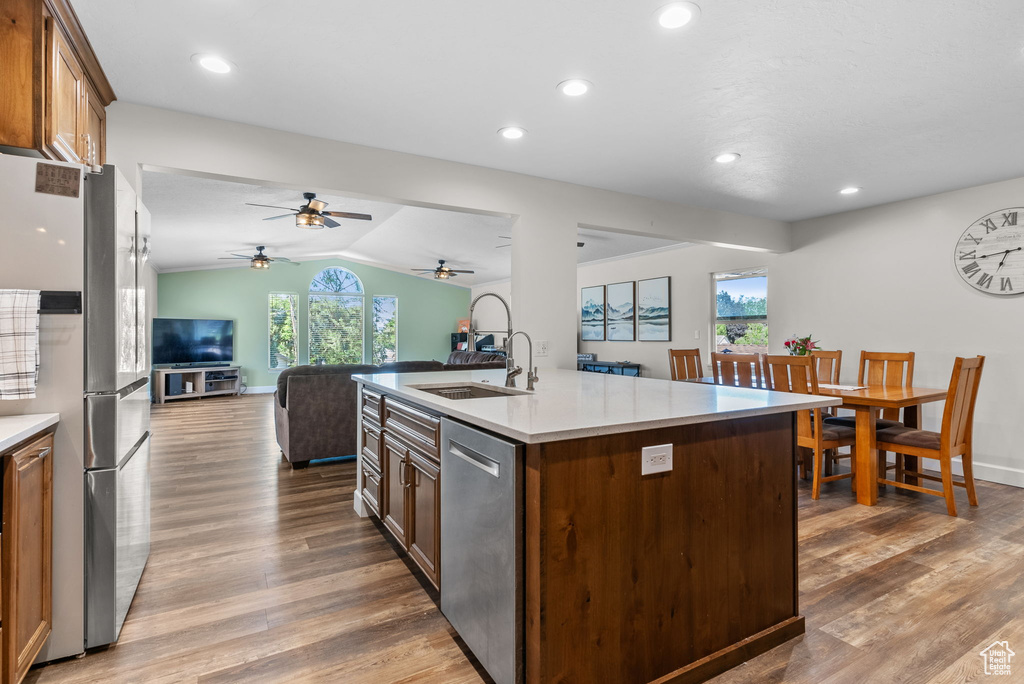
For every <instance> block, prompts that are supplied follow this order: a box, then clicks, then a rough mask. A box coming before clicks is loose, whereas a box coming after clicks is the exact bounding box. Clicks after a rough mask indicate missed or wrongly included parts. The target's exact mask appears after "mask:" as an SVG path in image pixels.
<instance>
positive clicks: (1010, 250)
mask: <svg viewBox="0 0 1024 684" xmlns="http://www.w3.org/2000/svg"><path fill="white" fill-rule="evenodd" d="M1020 249H1021V248H1020V247H1018V248H1017V249H1008V250H1006V253H1005V254H1003V260H1002V261H1000V262H999V265H998V266H996V273H998V272H999V269H1001V268H1002V267H1003V264H1004V263H1005V262H1006V257H1008V256H1010V252H1017V251H1019V250H1020Z"/></svg>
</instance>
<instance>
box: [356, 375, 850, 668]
mask: <svg viewBox="0 0 1024 684" xmlns="http://www.w3.org/2000/svg"><path fill="white" fill-rule="evenodd" d="M354 379H355V380H356V381H357V382H359V383H360V385H361V400H360V407H361V408H360V414H361V426H362V427H361V430H360V432H361V435H362V440H361V448H360V463H359V485H358V486H357V495H356V501H355V506H356V510H357V511H359V512H360V513H361V514H363V515H366V514H372V515H376V516H378V517H379V518H380V519H381V521H382V522H383V524H384V527H385V528H386V529H387V530H389V531H390V532H391V533H392V534H393V535H394V536H395V537H396V539H398V541H399V543H400V544H401V545H402V546H403V548H405V549H407V550H408V552H409V555H410V556H411V557H412V559H413V560H414V561H415V562H416V563H417V564H418V565H419V566H420V567H421V568H422V569H423V570H424V573H425V575H426V577H427V578H428V579H429V580H430V581H431V582H432V583H434V584H435V586H439V588H440V591H441V608H442V612H444V613H445V615H446V616H447V617H448V618H449V621H451V622H452V624H453V626H455V628H456V630H458V631H459V633H460V635H461V636H462V637H463V639H464V641H466V643H467V645H468V646H469V647H470V649H471V650H473V651H474V653H475V654H476V655H477V657H478V658H479V659H480V661H481V663H482V664H483V665H484V667H485V668H487V669H488V672H489V673H490V674H491V675H492V677H494V679H495V681H497V682H499V684H504V682H516V681H526V682H530V683H535V682H617V683H623V684H628V683H633V682H636V683H646V682H698V681H704V680H706V679H708V678H710V677H712V676H714V675H716V674H718V673H720V672H722V671H724V670H726V669H728V668H730V667H733V666H735V665H737V664H739V663H741V662H743V661H745V660H748V659H750V658H752V657H753V656H755V655H757V654H759V653H762V652H764V651H766V650H768V649H770V648H773V647H774V646H777V645H778V644H780V643H782V642H784V641H786V640H788V639H790V638H793V637H795V636H797V635H799V634H801V633H803V631H804V624H803V618H802V617H801V616H800V614H799V610H798V605H797V572H796V568H797V557H796V553H797V544H796V482H795V478H796V474H795V473H796V455H795V451H796V450H795V447H794V442H795V424H794V423H795V421H794V416H795V413H794V412H795V411H799V410H805V409H809V408H816V407H824V406H832V405H835V404H836V403H837V400H835V399H829V398H825V397H811V396H806V395H795V394H787V393H777V392H766V391H761V390H752V389H743V388H731V387H719V386H713V385H699V384H690V383H679V382H669V381H664V380H656V379H649V378H625V377H620V376H611V375H602V374H593V373H579V372H574V371H565V370H546V371H544V373H543V375H542V377H541V381H540V382H539V383H538V385H537V389H536V390H535V391H534V392H525V391H523V390H518V391H517V393H515V394H508V393H507V392H508V391H507V390H505V389H504V388H502V385H503V381H504V372H503V371H468V372H445V373H407V374H377V375H365V376H354ZM459 386H461V387H462V388H463V389H461V390H459V389H458V387H459ZM453 389H455V390H456V391H455V392H454V393H453V392H452V390H453ZM439 393H440V394H443V395H445V396H440V395H439ZM480 395H485V396H480ZM460 396H469V397H471V398H448V397H460ZM477 396H479V397H480V398H473V397H477ZM453 435H458V437H457V438H456V437H453ZM487 440H491V441H487ZM488 444H493V445H498V446H500V447H501V449H508V450H509V451H508V453H509V454H513V456H511V457H510V458H511V460H508V461H505V463H506V465H504V466H501V467H502V468H504V469H505V470H504V471H503V473H507V474H508V475H510V476H512V478H513V481H514V483H515V484H514V490H513V496H512V498H511V499H510V500H509V501H508V502H506V501H505V498H504V495H503V494H502V495H500V496H499V495H498V494H494V495H492V494H490V493H487V494H486V495H484V494H481V492H479V491H476V489H475V488H474V487H472V486H469V485H468V484H467V483H468V482H471V481H473V480H472V479H471V477H472V473H473V472H477V473H479V472H484V471H491V474H492V475H493V476H494V477H495V478H496V477H497V475H498V472H499V465H498V464H499V461H500V460H501V459H500V457H499V454H497V452H495V453H488V451H489V448H490V447H488V446H487V445H488ZM467 445H469V446H467ZM645 447H655V448H654V449H653V453H651V454H649V456H648V458H646V459H644V458H642V451H643V450H644V448H645ZM492 459H493V460H492ZM474 461H475V463H471V462H474ZM466 463H471V465H473V466H475V467H466V466H465V464H466ZM512 464H514V466H513V465H512ZM645 464H646V465H645ZM459 468H461V469H462V470H457V469H459ZM642 468H646V469H647V471H648V472H649V474H643V473H642ZM651 470H653V471H660V472H650V471H651ZM459 473H465V475H468V476H470V479H467V478H466V476H464V475H460V474H459ZM446 477H447V478H448V479H447V480H446V479H445V478H446ZM481 477H482V476H481ZM478 481H479V482H483V480H478ZM445 485H447V488H446V486H445ZM453 485H454V486H453ZM488 501H492V502H493V503H488ZM502 511H505V512H507V513H502ZM502 516H504V518H503V517H502ZM505 519H507V522H508V525H507V526H506V525H504V524H503V523H504V521H505ZM474 529H476V530H477V532H478V534H477V535H476V536H475V537H474V536H472V535H470V537H467V532H469V533H471V532H473V530H474ZM467 538H472V539H473V541H472V542H471V543H466V539H467ZM502 540H507V541H502ZM456 542H459V543H458V545H457V544H456ZM495 561H498V562H495ZM449 565H450V566H451V568H449V571H450V572H449V574H452V575H455V576H456V578H457V581H456V578H449V579H450V581H446V577H447V576H446V574H445V570H446V567H448V566H449ZM506 568H507V572H506ZM513 585H514V586H513ZM513 589H514V591H513ZM474 593H476V594H478V595H474ZM505 596H510V597H512V600H511V606H510V607H509V606H505V605H504V603H505V601H504V599H503V598H502V597H505ZM469 609H475V610H476V613H472V612H469V613H467V611H468V610H469ZM503 611H505V612H503ZM467 614H469V616H470V617H469V618H467V617H466V615H467ZM499 615H500V616H503V617H502V618H501V619H498V618H497V617H496V616H499ZM467 625H468V626H469V627H467ZM492 632H493V633H492ZM508 662H512V663H513V664H512V665H511V666H506V665H507V663H508Z"/></svg>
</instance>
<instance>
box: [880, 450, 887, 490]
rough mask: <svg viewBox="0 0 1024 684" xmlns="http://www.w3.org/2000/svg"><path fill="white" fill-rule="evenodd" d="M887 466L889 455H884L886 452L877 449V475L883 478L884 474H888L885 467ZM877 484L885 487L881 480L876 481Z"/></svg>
mask: <svg viewBox="0 0 1024 684" xmlns="http://www.w3.org/2000/svg"><path fill="white" fill-rule="evenodd" d="M888 466H889V457H888V456H887V455H886V452H884V451H882V450H881V449H879V450H878V477H882V478H884V477H885V476H886V475H888V474H889V471H888V470H886V468H888ZM878 486H879V487H881V488H882V489H885V485H884V484H882V483H881V482H879V483H878Z"/></svg>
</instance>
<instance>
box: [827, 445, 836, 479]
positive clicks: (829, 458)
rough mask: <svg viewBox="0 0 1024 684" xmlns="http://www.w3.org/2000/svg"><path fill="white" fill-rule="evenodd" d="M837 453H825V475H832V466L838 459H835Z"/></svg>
mask: <svg viewBox="0 0 1024 684" xmlns="http://www.w3.org/2000/svg"><path fill="white" fill-rule="evenodd" d="M834 455H835V452H834V451H832V450H831V449H829V450H828V451H826V452H825V475H826V476H827V475H831V474H832V466H833V465H834V464H835V462H836V459H835V457H834Z"/></svg>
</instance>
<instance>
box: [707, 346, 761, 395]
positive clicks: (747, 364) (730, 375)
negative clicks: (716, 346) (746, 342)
mask: <svg viewBox="0 0 1024 684" xmlns="http://www.w3.org/2000/svg"><path fill="white" fill-rule="evenodd" d="M711 373H712V375H713V376H714V378H715V384H716V385H730V386H733V387H735V386H737V385H738V386H740V387H753V388H755V389H760V388H761V380H762V378H763V375H762V373H761V355H760V354H723V353H721V352H711Z"/></svg>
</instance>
